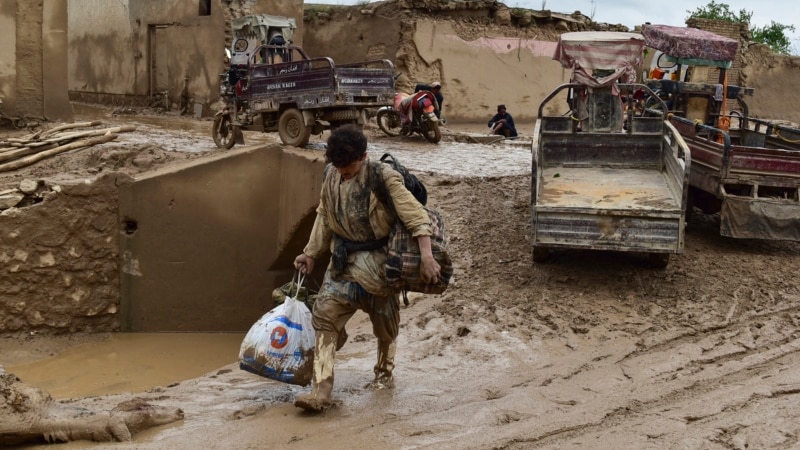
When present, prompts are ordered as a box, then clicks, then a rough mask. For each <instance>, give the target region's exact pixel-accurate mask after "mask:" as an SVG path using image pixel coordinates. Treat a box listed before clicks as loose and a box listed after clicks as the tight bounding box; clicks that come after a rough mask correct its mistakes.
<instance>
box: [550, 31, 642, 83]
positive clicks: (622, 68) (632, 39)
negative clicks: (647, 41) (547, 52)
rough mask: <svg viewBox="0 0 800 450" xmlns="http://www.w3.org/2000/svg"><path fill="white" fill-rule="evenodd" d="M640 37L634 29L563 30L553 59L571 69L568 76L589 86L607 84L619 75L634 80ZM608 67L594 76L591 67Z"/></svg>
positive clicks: (618, 77) (640, 55) (640, 59)
mask: <svg viewBox="0 0 800 450" xmlns="http://www.w3.org/2000/svg"><path fill="white" fill-rule="evenodd" d="M643 51H644V38H643V37H642V36H641V35H640V34H638V33H622V32H612V31H587V32H576V33H564V34H562V35H561V37H560V38H559V40H558V45H557V46H556V51H555V54H554V55H553V59H554V60H556V61H559V62H560V63H561V65H562V66H564V67H565V68H568V69H572V80H573V81H574V82H576V83H581V84H585V85H587V86H590V87H600V86H607V85H609V84H611V83H613V82H614V81H616V80H618V79H620V78H622V77H623V76H625V78H624V79H623V80H622V81H623V82H633V81H635V80H636V66H637V65H639V64H641V63H642V58H643ZM596 69H599V70H606V71H612V73H611V74H608V75H604V76H595V75H594V74H593V71H594V70H596Z"/></svg>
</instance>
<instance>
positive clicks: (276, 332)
mask: <svg viewBox="0 0 800 450" xmlns="http://www.w3.org/2000/svg"><path fill="white" fill-rule="evenodd" d="M298 277H299V280H298V282H297V291H295V292H294V295H287V296H286V299H285V300H284V302H283V303H281V304H280V305H278V306H276V307H275V308H273V309H272V310H271V311H269V312H268V313H266V314H264V315H263V316H262V317H261V318H260V319H259V320H258V321H257V322H256V323H255V324H253V326H252V327H250V330H249V331H248V332H247V335H245V337H244V340H243V341H242V346H241V348H240V350H239V367H240V368H241V369H243V370H246V371H248V372H252V373H255V374H257V375H261V376H263V377H266V378H270V379H272V380H277V381H282V382H284V383H289V384H297V385H300V386H307V385H308V384H309V383H311V378H312V376H313V373H314V328H313V327H312V325H311V311H309V309H308V307H307V306H306V305H305V303H303V300H301V299H299V298H297V297H298V293H299V292H300V291H301V289H300V286H301V285H302V284H303V278H302V277H301V276H299V275H298ZM293 281H294V280H293Z"/></svg>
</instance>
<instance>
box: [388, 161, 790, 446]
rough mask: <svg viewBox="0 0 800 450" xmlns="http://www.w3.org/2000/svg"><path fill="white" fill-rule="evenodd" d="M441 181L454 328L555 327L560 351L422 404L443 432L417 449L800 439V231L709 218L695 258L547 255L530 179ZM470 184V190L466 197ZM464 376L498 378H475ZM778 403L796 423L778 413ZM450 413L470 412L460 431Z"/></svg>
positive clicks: (443, 307) (541, 330)
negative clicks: (790, 234) (545, 260)
mask: <svg viewBox="0 0 800 450" xmlns="http://www.w3.org/2000/svg"><path fill="white" fill-rule="evenodd" d="M429 184H432V185H433V186H434V188H433V189H429V190H430V191H432V192H433V194H432V198H433V199H434V201H435V202H436V205H437V206H436V207H438V208H440V209H441V210H442V211H443V214H444V215H445V217H446V220H447V219H449V222H448V226H449V227H450V230H449V232H450V235H451V236H455V239H452V245H451V247H452V248H453V253H454V255H455V257H456V258H457V262H456V267H457V271H456V275H455V280H456V283H455V285H454V286H453V288H452V289H451V290H449V291H448V292H447V293H446V294H445V295H444V296H443V298H442V302H441V303H440V304H439V305H438V306H437V307H436V308H435V309H434V312H435V313H438V314H440V315H441V318H442V319H443V320H444V323H445V324H446V326H447V327H449V328H450V329H452V330H456V329H462V328H466V329H468V330H476V329H477V328H476V325H475V324H481V323H485V322H488V323H489V324H491V325H490V326H495V327H497V328H498V329H503V330H506V331H508V332H511V333H513V334H514V335H515V336H518V337H520V338H522V339H525V338H531V339H540V340H541V342H542V347H543V348H544V350H543V349H542V348H535V347H531V346H530V345H529V348H528V350H527V351H530V352H531V353H538V354H539V358H540V359H539V360H538V362H536V363H532V364H528V365H524V364H522V365H520V367H517V368H516V369H515V370H510V371H509V372H508V374H507V376H506V377H504V378H502V379H501V380H500V381H498V380H495V379H494V378H493V379H492V381H493V383H492V384H493V387H491V388H490V389H489V390H488V391H486V392H487V394H486V395H485V398H483V399H475V398H474V395H472V396H467V397H468V398H464V397H465V396H462V401H461V402H446V404H439V405H438V407H439V408H440V409H435V407H434V409H433V410H431V411H424V412H420V417H419V418H415V420H414V423H418V424H419V426H420V428H419V429H427V430H430V433H419V434H416V435H415V436H416V438H411V439H410V441H404V447H405V448H432V447H437V448H526V449H527V448H583V447H585V446H588V445H594V444H596V443H598V442H602V443H603V446H604V447H608V446H610V447H614V446H616V448H664V447H669V446H688V447H703V446H706V447H712V448H713V447H719V448H744V444H743V443H747V442H752V443H760V444H762V445H760V446H759V445H756V446H755V447H754V446H753V445H750V448H790V447H791V446H792V445H795V444H796V443H797V436H798V435H800V427H799V426H798V425H794V424H795V423H800V420H798V419H800V406H798V405H800V396H798V395H797V394H798V391H800V389H799V388H800V353H798V349H800V340H799V338H800V316H798V314H797V313H796V311H798V306H800V289H799V288H798V283H797V282H796V281H795V279H794V276H795V274H794V269H793V267H794V265H795V264H794V261H796V257H797V255H798V254H800V246H799V245H798V244H797V243H791V242H766V243H765V242H750V241H745V242H743V241H736V240H732V239H728V238H724V237H721V236H719V234H718V222H717V221H716V218H715V217H713V216H703V215H698V216H700V217H699V219H695V221H694V222H693V223H692V230H691V233H689V234H687V239H686V250H685V252H684V254H681V255H674V256H673V259H672V262H671V263H670V265H669V266H668V268H667V269H665V270H655V269H651V268H649V267H647V266H646V265H644V264H642V262H643V259H641V258H639V257H638V256H637V255H630V254H609V253H604V252H596V253H595V252H563V254H560V255H557V256H556V258H555V260H554V261H552V262H551V263H550V264H545V265H538V264H533V262H532V261H531V259H530V254H529V245H528V243H527V239H526V238H527V233H528V232H529V220H530V216H529V207H530V205H529V180H528V177H527V176H512V177H501V178H495V179H492V178H481V179H455V180H451V179H449V178H444V179H442V178H438V177H433V183H429ZM465 188H466V189H467V190H468V191H469V192H470V194H469V195H464V196H462V197H458V196H456V195H454V191H455V190H462V191H463V190H464V189H465ZM526 195H527V198H526ZM462 254H465V255H468V257H465V258H464V259H461V258H460V255H462ZM431 320H441V319H431V317H427V316H425V317H418V318H417V322H416V324H417V325H418V326H420V327H423V326H424V324H425V323H428V322H430V321H431ZM480 338H485V339H491V338H490V337H487V336H484V335H482V334H480V333H479V332H478V331H474V332H473V333H470V334H469V335H468V337H466V338H461V341H464V342H461V343H459V339H458V338H457V337H456V333H455V332H454V333H453V335H452V336H450V337H449V338H448V342H447V343H444V344H441V343H440V346H439V348H440V350H439V351H444V352H447V351H448V350H447V349H448V348H451V347H452V348H454V347H458V346H466V345H468V344H467V342H466V341H468V340H474V339H480ZM442 349H444V350H442ZM453 351H457V350H453ZM522 351H525V350H522ZM470 361H472V358H470ZM421 362H423V363H424V359H422V360H421ZM474 369H475V368H474ZM475 370H477V369H475ZM451 381H452V382H453V383H456V384H460V383H463V385H461V387H462V389H465V390H469V391H476V390H478V389H481V388H482V387H483V388H485V386H482V385H481V383H480V380H472V381H470V380H469V379H468V377H467V378H466V379H462V378H461V377H459V378H458V379H453V380H451ZM444 395H454V396H456V395H458V394H456V393H454V392H451V391H445V394H444ZM480 410H487V411H489V412H487V413H483V414H479V413H477V411H480ZM765 410H778V411H781V412H782V414H783V415H784V416H785V417H787V418H788V419H786V420H775V419H774V418H766V419H765V418H764V417H766V416H765V415H764V414H763V411H765ZM470 411H472V412H471V413H470ZM440 417H459V418H462V419H463V418H467V419H466V420H465V421H464V422H463V423H462V424H461V425H462V429H461V430H456V429H455V428H454V427H452V425H451V424H448V423H446V421H444V420H442V419H440ZM478 417H480V418H481V419H479V418H478ZM405 428H409V427H408V426H406V427H405ZM411 428H413V427H411ZM463 428H467V429H469V430H470V431H467V432H465V431H464V430H463ZM419 429H417V431H419ZM457 442H458V443H459V444H460V445H456V443H457ZM464 442H468V443H469V444H468V445H463V443H464ZM765 442H768V444H769V445H766V446H765V445H763V444H764V443H765Z"/></svg>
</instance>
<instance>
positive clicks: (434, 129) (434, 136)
mask: <svg viewBox="0 0 800 450" xmlns="http://www.w3.org/2000/svg"><path fill="white" fill-rule="evenodd" d="M425 127H426V128H425V132H424V133H423V136H425V139H427V140H428V142H430V143H431V144H437V143H438V142H439V141H441V140H442V132H441V130H439V122H428V123H427V124H425Z"/></svg>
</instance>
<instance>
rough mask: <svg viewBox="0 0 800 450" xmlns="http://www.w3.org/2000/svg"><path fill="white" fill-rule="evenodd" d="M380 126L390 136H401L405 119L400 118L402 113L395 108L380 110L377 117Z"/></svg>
mask: <svg viewBox="0 0 800 450" xmlns="http://www.w3.org/2000/svg"><path fill="white" fill-rule="evenodd" d="M375 120H377V121H378V127H380V129H381V130H382V131H383V132H384V133H386V134H387V135H388V136H392V137H394V136H400V130H401V129H402V128H403V123H402V122H403V121H402V119H401V118H400V113H398V112H397V111H395V110H393V109H383V110H380V111H378V115H377V117H376V119H375Z"/></svg>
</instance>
